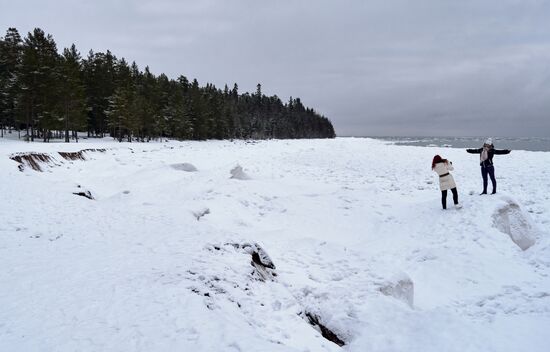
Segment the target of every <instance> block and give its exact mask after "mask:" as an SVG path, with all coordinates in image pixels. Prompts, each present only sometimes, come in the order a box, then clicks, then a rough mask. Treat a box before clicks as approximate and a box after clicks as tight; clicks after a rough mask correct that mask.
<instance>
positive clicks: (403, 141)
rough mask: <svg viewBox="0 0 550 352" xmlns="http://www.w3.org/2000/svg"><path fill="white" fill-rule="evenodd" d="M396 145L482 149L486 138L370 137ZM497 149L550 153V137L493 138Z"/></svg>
mask: <svg viewBox="0 0 550 352" xmlns="http://www.w3.org/2000/svg"><path fill="white" fill-rule="evenodd" d="M368 138H375V139H379V140H383V141H387V142H390V143H392V144H396V145H413V146H420V147H446V148H481V147H482V146H483V142H484V141H485V139H487V138H486V137H391V136H389V137H368ZM491 138H492V139H493V144H494V146H495V148H496V149H512V150H529V151H536V152H550V137H491Z"/></svg>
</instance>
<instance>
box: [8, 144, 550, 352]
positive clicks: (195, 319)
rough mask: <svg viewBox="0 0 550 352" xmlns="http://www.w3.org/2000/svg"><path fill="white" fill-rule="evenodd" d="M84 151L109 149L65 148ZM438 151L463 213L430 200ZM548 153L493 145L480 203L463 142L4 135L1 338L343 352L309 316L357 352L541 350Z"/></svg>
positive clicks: (45, 345) (548, 309)
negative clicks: (494, 190) (32, 139)
mask: <svg viewBox="0 0 550 352" xmlns="http://www.w3.org/2000/svg"><path fill="white" fill-rule="evenodd" d="M86 148H105V149H106V152H105V153H90V154H89V155H87V156H86V158H87V159H88V160H86V161H81V160H75V161H68V160H65V159H63V158H62V157H60V156H59V154H56V153H57V152H60V151H65V152H68V151H70V152H75V151H79V150H81V149H86ZM29 151H34V152H40V153H49V154H50V155H52V156H53V157H54V158H55V162H54V163H52V164H51V165H50V166H46V167H45V172H42V173H39V172H36V171H33V170H30V169H29V168H25V170H24V171H23V172H20V171H18V168H17V163H16V162H14V161H13V160H10V159H9V157H10V155H12V154H13V153H17V152H29ZM436 153H437V154H441V155H442V156H443V157H446V158H448V159H450V160H452V161H453V165H454V166H455V169H456V170H455V171H454V172H453V175H454V177H455V180H456V182H457V185H458V189H459V196H460V200H461V202H462V203H463V204H464V208H463V209H461V210H459V211H457V210H454V209H452V210H448V211H442V210H441V209H440V204H439V190H438V188H437V183H436V181H437V180H436V177H435V174H434V173H433V172H432V171H431V170H430V162H431V158H432V157H433V155H434V154H436ZM184 164H189V165H192V166H194V167H196V169H197V170H196V171H192V169H191V168H190V167H189V166H188V165H187V166H184ZM549 164H550V153H537V152H526V151H513V152H512V154H510V155H508V156H496V157H495V165H496V175H497V181H498V182H499V194H497V195H496V196H487V197H479V196H478V195H477V193H479V190H480V187H481V177H480V175H479V167H478V164H477V159H476V157H475V156H472V155H469V154H467V153H466V152H465V151H464V150H462V149H455V148H432V147H422V148H417V147H407V146H397V145H388V144H387V143H385V142H382V141H378V140H374V139H364V138H337V139H336V140H270V141H248V142H246V141H234V142H229V141H208V142H175V141H169V142H154V143H145V144H144V143H122V144H119V143H117V142H113V141H109V140H91V139H88V140H82V141H81V143H78V144H76V143H70V144H65V143H24V142H19V141H3V140H0V173H1V179H2V182H1V184H0V192H1V194H2V195H3V196H4V197H3V202H2V205H1V206H0V217H1V218H2V219H3V221H2V223H0V265H2V267H4V268H8V269H7V270H4V271H3V272H1V273H0V306H2V307H4V308H3V309H2V310H0V350H14V349H18V350H38V349H39V350H41V351H69V350H83V351H95V350H101V351H118V350H135V351H164V350H173V349H176V348H179V349H187V350H196V351H213V350H241V351H258V350H265V351H295V350H298V351H301V350H307V349H309V350H311V351H337V350H340V349H341V348H340V347H338V346H337V345H336V344H334V343H332V342H329V341H328V340H326V339H324V338H323V337H322V336H321V334H320V333H319V332H318V331H317V330H315V329H314V328H313V327H312V326H311V325H310V324H309V322H308V321H307V319H305V318H304V314H305V312H308V313H311V314H315V315H316V316H318V317H319V319H320V320H321V322H322V323H323V324H324V325H326V326H327V327H328V328H330V329H331V330H332V331H334V332H335V333H336V334H337V335H338V336H339V337H341V338H342V339H343V341H344V342H346V345H345V346H344V347H343V349H344V350H349V351H364V350H369V351H403V350H407V351H443V350H445V351H464V350H471V351H490V350H495V351H516V350H529V351H545V350H546V348H547V346H548V343H550V338H549V337H548V335H547V331H546V330H547V327H548V326H549V325H550V279H549V276H548V275H549V274H550V261H549V260H548V258H550V239H549V236H550V234H549V233H548V230H547V229H548V228H549V224H550V198H549V196H548V194H549V191H550V189H549V188H550V186H549V185H548V181H547V180H548V177H549V176H550V170H546V169H544V168H542V169H541V165H549ZM236 166H241V167H242V173H243V174H245V175H246V176H247V177H242V175H243V174H241V173H239V175H240V176H239V177H237V178H231V177H232V174H231V170H234V169H235V167H236ZM78 186H80V187H78ZM79 190H87V191H89V192H90V193H91V195H93V198H94V200H90V199H86V198H83V197H78V196H76V195H74V194H73V193H75V192H78V191H79ZM449 202H450V200H449ZM510 204H515V205H516V206H517V208H515V206H511V205H510ZM506 224H507V226H506ZM516 230H521V231H524V232H526V233H528V234H529V235H531V236H533V237H534V238H535V239H536V242H535V244H534V245H533V246H531V247H530V248H528V249H527V250H525V251H523V250H522V249H521V248H519V247H518V245H516V244H515V243H514V242H513V241H512V237H511V235H509V234H508V233H506V231H509V232H513V231H516ZM246 243H258V244H259V245H261V247H262V248H263V249H265V251H266V252H267V253H268V254H269V257H270V258H271V259H272V260H273V263H274V265H275V269H273V270H274V272H275V273H276V274H277V276H276V277H275V278H274V279H273V280H271V279H267V280H265V281H261V280H257V276H254V275H253V273H254V271H253V269H254V267H253V266H252V265H250V262H251V259H250V254H249V253H248V252H247V250H246V249H243V248H244V247H243V246H242V245H243V244H246ZM235 244H239V245H240V246H235ZM270 270H271V269H270ZM407 280H408V281H410V283H411V284H412V286H413V289H412V291H413V292H412V293H411V287H410V285H409V286H407V284H406V283H407V282H408V281H407ZM411 294H412V295H411Z"/></svg>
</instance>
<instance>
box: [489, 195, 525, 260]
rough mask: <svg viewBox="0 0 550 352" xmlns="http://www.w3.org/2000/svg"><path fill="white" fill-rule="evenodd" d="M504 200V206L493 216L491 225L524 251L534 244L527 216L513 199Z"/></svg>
mask: <svg viewBox="0 0 550 352" xmlns="http://www.w3.org/2000/svg"><path fill="white" fill-rule="evenodd" d="M504 200H505V201H506V204H505V205H504V206H502V207H500V208H498V209H497V211H496V213H495V214H494V215H493V225H494V226H495V227H496V228H497V229H498V230H499V231H501V232H504V233H506V234H508V235H509V236H510V238H511V239H512V241H514V243H515V244H516V245H517V246H518V247H519V248H521V249H522V250H526V249H528V248H529V247H531V246H532V245H534V244H535V235H534V232H535V231H534V228H533V225H532V223H531V220H530V218H529V215H527V213H525V212H523V211H522V210H521V208H520V206H519V205H518V204H517V203H516V202H515V201H514V200H513V199H510V198H504Z"/></svg>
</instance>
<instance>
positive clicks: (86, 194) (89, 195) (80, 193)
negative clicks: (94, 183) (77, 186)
mask: <svg viewBox="0 0 550 352" xmlns="http://www.w3.org/2000/svg"><path fill="white" fill-rule="evenodd" d="M73 194H75V195H77V196H81V197H85V198H88V199H94V197H93V196H92V193H90V191H83V192H73Z"/></svg>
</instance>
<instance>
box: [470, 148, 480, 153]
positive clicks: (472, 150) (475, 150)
mask: <svg viewBox="0 0 550 352" xmlns="http://www.w3.org/2000/svg"><path fill="white" fill-rule="evenodd" d="M481 149H482V148H479V149H466V151H467V152H468V153H470V154H481Z"/></svg>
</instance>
